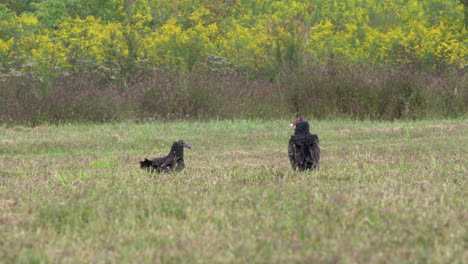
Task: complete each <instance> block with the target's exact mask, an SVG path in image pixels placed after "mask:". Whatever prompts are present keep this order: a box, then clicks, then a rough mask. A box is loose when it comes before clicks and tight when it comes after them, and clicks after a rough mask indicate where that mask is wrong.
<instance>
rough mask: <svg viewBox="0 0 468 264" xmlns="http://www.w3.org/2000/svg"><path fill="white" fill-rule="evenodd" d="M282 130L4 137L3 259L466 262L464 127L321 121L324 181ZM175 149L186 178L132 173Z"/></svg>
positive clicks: (255, 124)
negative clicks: (302, 166) (301, 166)
mask: <svg viewBox="0 0 468 264" xmlns="http://www.w3.org/2000/svg"><path fill="white" fill-rule="evenodd" d="M288 123H289V122H288V121H284V120H283V121H269V122H266V121H211V122H172V123H146V124H133V123H120V124H104V125H62V126H40V127H35V128H29V127H21V126H16V127H0V262H2V263H44V262H53V263H67V262H73V263H77V262H94V263H109V262H124V263H142V262H146V263H148V262H149V263H154V262H176V263H177V262H183V263H197V262H205V263H206V262H208V263H213V262H215V263H216V262H223V263H224V262H236V263H252V262H254V263H284V262H288V263H291V262H298V263H311V262H312V263H369V262H371V263H375V262H394V263H400V262H411V263H415V262H419V263H424V262H429V263H464V262H467V261H468V254H467V250H466V248H467V240H468V236H467V224H466V223H468V214H467V211H468V210H467V190H468V188H467V176H466V175H468V173H467V160H468V157H467V150H466V146H467V145H468V136H467V135H468V133H467V132H468V126H467V124H466V121H464V120H462V121H456V120H446V121H418V122H394V123H386V122H351V121H320V122H312V127H313V130H314V132H316V133H318V134H319V136H320V138H321V144H322V147H323V160H322V164H321V168H322V170H321V171H320V172H317V173H314V174H311V173H305V174H302V173H293V172H291V170H290V167H289V163H288V160H287V153H286V152H287V147H286V145H287V141H288V139H289V135H290V134H291V132H292V131H291V130H290V129H289V127H288ZM177 139H185V140H186V141H187V142H189V143H190V144H191V145H192V147H193V148H192V150H187V151H186V165H187V169H186V170H185V171H184V172H183V173H181V174H173V175H156V176H150V175H148V174H147V173H145V172H144V171H142V170H140V169H139V168H138V161H139V160H140V159H141V158H143V157H150V156H157V155H163V154H166V152H167V151H168V149H169V146H170V144H171V142H172V141H174V140H177Z"/></svg>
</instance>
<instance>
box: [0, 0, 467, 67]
mask: <svg viewBox="0 0 468 264" xmlns="http://www.w3.org/2000/svg"><path fill="white" fill-rule="evenodd" d="M13 2H14V1H6V5H5V4H3V5H1V6H0V19H1V22H0V23H1V24H2V29H1V31H0V32H1V33H2V34H1V35H0V58H1V66H2V67H3V68H10V67H11V66H12V65H15V66H16V68H15V70H24V69H23V68H24V63H31V62H33V63H38V64H41V65H43V66H44V67H50V68H53V69H56V70H57V69H59V70H62V71H76V70H78V71H79V70H82V68H81V67H85V66H94V65H100V66H105V67H110V68H116V67H117V68H119V70H120V69H128V67H134V66H136V65H139V64H141V65H144V66H148V65H151V66H155V67H177V68H181V69H192V68H193V67H195V66H198V65H202V64H204V58H205V57H206V56H208V55H210V54H211V55H217V56H224V57H226V58H227V59H228V60H229V61H230V62H231V63H233V65H234V66H235V67H236V68H239V69H249V70H257V71H264V70H266V71H269V70H275V69H277V68H278V67H279V66H283V65H285V64H287V65H288V66H298V65H301V63H304V61H305V60H306V59H308V58H315V59H319V60H323V59H325V58H328V57H329V56H334V57H340V58H343V59H344V60H345V61H347V62H350V63H352V62H366V63H371V64H382V63H392V64H393V63H394V64H407V63H415V64H418V65H419V66H421V67H427V68H429V69H434V68H437V67H440V66H441V65H444V66H445V65H455V66H458V67H463V66H464V65H465V64H466V58H467V44H468V40H467V39H468V38H466V30H465V29H464V15H463V8H464V6H463V5H462V2H460V1H455V0H446V1H440V0H427V1H418V0H392V1H389V0H344V1H336V0H326V1H324V0H312V1H311V0H307V1H306V0H296V1H273V0H266V1H265V0H249V1H246V0H215V1H206V0H199V1H188V0H175V1H174V0H171V1H169V0H133V1H124V0H101V1H98V0H81V1H58V0H42V1H38V0H36V1H29V2H30V3H29V4H28V5H26V4H24V5H26V6H25V7H23V8H20V7H18V4H16V5H15V4H14V3H13ZM90 7H94V9H91V8H90ZM110 8H111V9H110ZM109 9H110V10H109ZM18 61H21V62H22V63H19V64H18V63H17V62H18Z"/></svg>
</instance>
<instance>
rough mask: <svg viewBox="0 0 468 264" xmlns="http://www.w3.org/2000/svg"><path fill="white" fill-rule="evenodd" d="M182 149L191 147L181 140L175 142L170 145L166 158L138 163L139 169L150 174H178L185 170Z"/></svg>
mask: <svg viewBox="0 0 468 264" xmlns="http://www.w3.org/2000/svg"><path fill="white" fill-rule="evenodd" d="M184 148H191V147H190V145H189V144H188V143H187V142H185V141H183V140H179V141H176V142H174V143H173V144H172V147H171V151H170V152H169V154H167V156H165V157H162V158H154V159H152V160H149V159H145V160H143V161H140V168H142V169H146V170H148V171H150V172H153V171H157V172H172V171H177V172H180V171H182V170H183V169H184V168H185V163H184Z"/></svg>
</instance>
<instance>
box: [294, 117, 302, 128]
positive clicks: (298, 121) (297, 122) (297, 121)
mask: <svg viewBox="0 0 468 264" xmlns="http://www.w3.org/2000/svg"><path fill="white" fill-rule="evenodd" d="M301 122H304V119H303V118H302V117H299V118H297V119H296V120H294V121H293V122H292V123H291V127H293V126H296V125H297V124H299V123H301Z"/></svg>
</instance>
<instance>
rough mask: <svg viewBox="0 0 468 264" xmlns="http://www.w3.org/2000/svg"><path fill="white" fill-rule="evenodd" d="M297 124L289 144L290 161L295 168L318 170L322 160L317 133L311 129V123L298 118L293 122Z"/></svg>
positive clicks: (293, 124) (292, 124) (294, 124)
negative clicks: (314, 133)
mask: <svg viewBox="0 0 468 264" xmlns="http://www.w3.org/2000/svg"><path fill="white" fill-rule="evenodd" d="M291 126H295V127H296V128H295V130H294V135H292V136H291V139H290V140H289V146H288V155H289V161H290V162H291V166H292V168H293V170H296V169H299V170H300V171H305V170H318V169H319V162H320V144H319V138H318V136H317V135H313V134H311V133H310V131H309V123H308V122H307V121H305V120H304V119H302V118H298V119H296V120H294V122H292V123H291Z"/></svg>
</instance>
